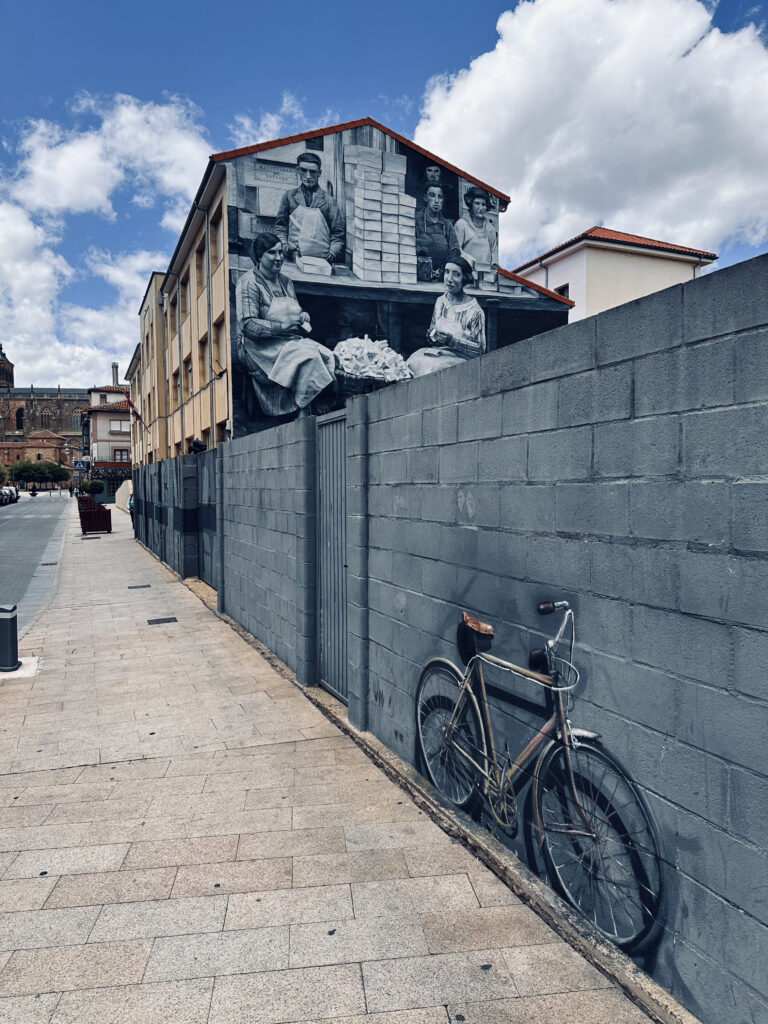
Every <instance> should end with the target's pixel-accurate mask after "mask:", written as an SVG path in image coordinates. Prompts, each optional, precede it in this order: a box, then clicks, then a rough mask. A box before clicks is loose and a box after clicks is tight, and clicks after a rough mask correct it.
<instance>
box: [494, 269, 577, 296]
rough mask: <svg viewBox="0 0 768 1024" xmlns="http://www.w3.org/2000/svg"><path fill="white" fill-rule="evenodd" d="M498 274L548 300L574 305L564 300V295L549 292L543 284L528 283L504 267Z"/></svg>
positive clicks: (525, 279) (526, 279) (524, 278)
mask: <svg viewBox="0 0 768 1024" xmlns="http://www.w3.org/2000/svg"><path fill="white" fill-rule="evenodd" d="M499 273H500V274H501V276H502V277H508V278H509V279H510V281H517V283H518V284H524V285H525V287H526V288H533V290H534V291H535V292H540V293H541V294H542V295H546V296H547V298H549V299H557V300H558V301H559V302H564V303H565V305H566V306H575V305H576V303H575V302H574V301H573V299H566V297H565V296H564V295H558V293H557V292H551V291H550V290H549V288H545V287H544V285H543V284H536V282H535V281H529V280H528V278H527V277H521V276H520V274H516V273H515V272H514V271H513V270H505V269H504V267H499Z"/></svg>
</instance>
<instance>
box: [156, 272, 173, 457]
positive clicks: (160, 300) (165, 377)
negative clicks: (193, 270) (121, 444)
mask: <svg viewBox="0 0 768 1024" xmlns="http://www.w3.org/2000/svg"><path fill="white" fill-rule="evenodd" d="M157 304H158V306H159V307H160V344H161V346H162V349H163V388H162V392H163V424H164V429H165V443H164V444H163V458H164V459H167V458H168V388H169V386H170V382H169V380H168V365H167V361H166V358H165V308H164V306H163V293H162V292H160V295H159V296H158V299H157Z"/></svg>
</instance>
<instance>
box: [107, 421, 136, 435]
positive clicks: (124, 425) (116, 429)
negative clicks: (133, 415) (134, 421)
mask: <svg viewBox="0 0 768 1024" xmlns="http://www.w3.org/2000/svg"><path fill="white" fill-rule="evenodd" d="M109 429H110V432H111V433H113V434H127V433H129V431H130V429H131V424H130V422H129V421H128V420H110V421H109Z"/></svg>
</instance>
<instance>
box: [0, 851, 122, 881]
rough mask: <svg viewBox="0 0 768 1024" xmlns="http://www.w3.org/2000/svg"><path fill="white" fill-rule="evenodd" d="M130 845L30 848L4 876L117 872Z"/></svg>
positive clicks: (26, 876)
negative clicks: (48, 848)
mask: <svg viewBox="0 0 768 1024" xmlns="http://www.w3.org/2000/svg"><path fill="white" fill-rule="evenodd" d="M128 850H129V846H128V844H127V843H121V844H117V845H113V846H80V847H77V848H74V849H67V850H31V851H29V852H28V853H20V854H19V856H18V857H17V858H16V860H15V861H14V862H13V864H11V866H10V867H9V868H8V870H7V871H6V873H5V875H4V878H6V879H9V878H36V877H38V876H39V875H41V874H42V873H43V872H44V873H45V874H47V875H82V874H89V873H92V872H96V871H117V870H118V869H119V868H120V865H121V864H122V863H123V861H124V860H125V855H126V854H127V853H128Z"/></svg>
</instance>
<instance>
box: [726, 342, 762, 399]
mask: <svg viewBox="0 0 768 1024" xmlns="http://www.w3.org/2000/svg"><path fill="white" fill-rule="evenodd" d="M734 363H735V397H736V401H737V402H757V401H761V400H765V399H768V330H765V329H764V330H759V331H755V332H754V333H753V334H746V335H741V336H740V337H738V338H736V339H735V343H734Z"/></svg>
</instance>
